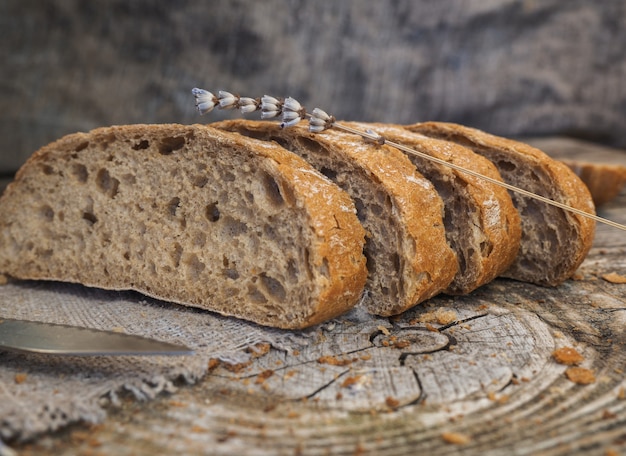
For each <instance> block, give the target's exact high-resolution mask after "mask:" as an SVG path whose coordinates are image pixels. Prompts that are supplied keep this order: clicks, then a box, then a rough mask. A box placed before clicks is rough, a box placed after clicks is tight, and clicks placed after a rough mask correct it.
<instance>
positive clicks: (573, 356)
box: [552, 347, 585, 366]
mask: <svg viewBox="0 0 626 456" xmlns="http://www.w3.org/2000/svg"><path fill="white" fill-rule="evenodd" d="M552 357H553V358H554V360H555V361H556V362H557V363H559V364H566V365H568V366H574V365H576V364H580V363H582V362H583V361H584V360H585V358H584V357H583V355H581V354H580V353H578V351H577V350H576V349H575V348H573V347H561V348H558V349H556V350H554V351H553V352H552Z"/></svg>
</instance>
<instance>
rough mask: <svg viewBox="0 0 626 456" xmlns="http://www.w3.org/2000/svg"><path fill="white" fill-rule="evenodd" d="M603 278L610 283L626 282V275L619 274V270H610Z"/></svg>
mask: <svg viewBox="0 0 626 456" xmlns="http://www.w3.org/2000/svg"><path fill="white" fill-rule="evenodd" d="M602 278H603V279H604V280H606V281H607V282H610V283H615V284H622V283H626V276H623V275H621V274H618V273H617V272H610V273H608V274H603V275H602Z"/></svg>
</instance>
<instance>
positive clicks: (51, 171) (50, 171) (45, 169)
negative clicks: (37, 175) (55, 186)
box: [41, 165, 54, 176]
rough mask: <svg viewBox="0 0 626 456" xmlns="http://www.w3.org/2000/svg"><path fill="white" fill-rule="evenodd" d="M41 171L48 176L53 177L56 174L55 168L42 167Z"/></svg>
mask: <svg viewBox="0 0 626 456" xmlns="http://www.w3.org/2000/svg"><path fill="white" fill-rule="evenodd" d="M41 171H42V172H43V173H44V174H45V175H46V176H51V175H52V174H54V168H53V167H52V166H50V165H41Z"/></svg>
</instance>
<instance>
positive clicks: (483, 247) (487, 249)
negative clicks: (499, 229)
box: [480, 241, 493, 257]
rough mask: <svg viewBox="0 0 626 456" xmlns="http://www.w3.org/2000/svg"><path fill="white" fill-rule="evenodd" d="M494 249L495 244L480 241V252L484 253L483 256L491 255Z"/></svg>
mask: <svg viewBox="0 0 626 456" xmlns="http://www.w3.org/2000/svg"><path fill="white" fill-rule="evenodd" d="M492 250H493V244H492V243H491V242H489V241H483V242H481V243H480V252H481V253H482V256H484V257H486V256H489V255H490V254H491V251H492Z"/></svg>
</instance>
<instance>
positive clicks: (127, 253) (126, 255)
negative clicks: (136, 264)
mask: <svg viewBox="0 0 626 456" xmlns="http://www.w3.org/2000/svg"><path fill="white" fill-rule="evenodd" d="M122 256H123V257H124V259H125V260H126V261H130V252H124V255H122Z"/></svg>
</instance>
